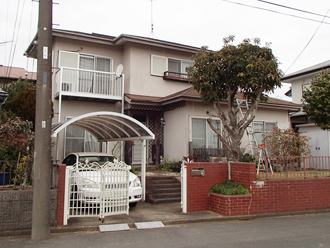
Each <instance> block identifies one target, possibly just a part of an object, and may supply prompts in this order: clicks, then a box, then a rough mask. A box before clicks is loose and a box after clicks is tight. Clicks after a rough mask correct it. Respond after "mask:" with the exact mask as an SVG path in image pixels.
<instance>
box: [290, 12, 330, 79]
mask: <svg viewBox="0 0 330 248" xmlns="http://www.w3.org/2000/svg"><path fill="white" fill-rule="evenodd" d="M329 11H330V8H329V9H328V11H327V13H326V14H325V16H324V17H323V20H322V21H321V23H320V24H319V26H318V27H317V29H316V30H315V32H314V34H313V35H312V37H311V38H310V39H309V41H308V42H307V44H306V46H305V47H304V48H303V50H302V51H301V52H300V53H299V55H298V56H297V58H296V59H295V60H294V61H293V62H292V64H291V65H290V66H289V68H288V69H287V70H286V71H285V73H284V74H286V73H287V72H288V70H289V69H290V68H291V67H292V66H293V65H294V64H295V63H296V61H297V60H298V58H299V57H300V56H301V54H302V53H303V52H304V51H305V50H306V48H307V47H308V45H309V44H310V43H311V41H312V40H313V38H314V36H315V35H316V33H317V31H318V30H319V28H320V27H321V25H322V23H323V21H324V19H325V18H326V16H327V15H328V13H329Z"/></svg>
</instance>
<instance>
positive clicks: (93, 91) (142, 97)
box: [27, 30, 299, 164]
mask: <svg viewBox="0 0 330 248" xmlns="http://www.w3.org/2000/svg"><path fill="white" fill-rule="evenodd" d="M35 44H36V43H35V42H32V43H31V45H30V46H29V48H28V50H27V54H28V56H30V57H36V47H35V46H36V45H35ZM198 50H199V48H197V47H192V46H188V45H183V44H178V43H174V42H168V41H163V40H158V39H153V38H145V37H139V36H132V35H125V34H122V35H120V36H118V37H113V36H107V35H100V34H94V33H92V34H87V33H81V32H74V31H66V30H53V48H52V52H53V53H52V54H53V67H54V69H53V93H52V94H53V102H54V113H55V116H54V119H53V123H57V122H62V121H65V120H67V119H70V118H73V117H76V116H79V115H83V114H86V113H89V112H95V111H111V112H118V113H121V112H122V113H124V114H126V115H128V116H131V117H133V118H134V119H136V120H138V121H140V122H141V123H143V124H145V125H146V126H147V127H148V128H149V129H150V130H151V131H152V132H153V133H154V134H155V139H154V140H150V141H148V145H147V150H148V151H147V154H148V156H147V157H148V163H156V164H157V163H158V162H159V159H160V156H164V157H165V158H166V159H167V160H171V161H174V160H181V159H182V157H183V156H188V155H191V156H193V155H194V152H195V151H196V149H198V148H200V149H209V151H214V150H215V151H219V150H220V149H221V142H220V141H219V139H218V138H217V137H216V135H215V134H214V132H212V131H211V129H210V128H209V126H208V124H207V122H206V119H207V118H209V115H208V114H207V113H208V111H211V110H212V106H205V105H203V104H202V101H201V98H200V96H199V94H198V93H197V92H196V91H195V90H194V89H193V87H192V85H191V84H190V83H189V82H188V79H187V74H186V68H187V67H188V66H191V65H193V60H192V58H191V57H192V55H194V54H195V53H196V52H197V51H198ZM116 71H117V73H116ZM121 73H122V74H121ZM224 104H225V102H224ZM298 110H299V104H293V103H290V102H286V101H283V100H278V99H269V101H268V102H267V103H261V104H260V105H259V108H258V111H257V114H256V118H255V121H254V130H255V132H256V134H257V136H258V140H259V142H261V140H262V133H263V132H264V131H267V130H271V129H272V128H273V127H275V126H278V127H280V128H287V127H289V126H290V119H289V112H293V111H298ZM214 123H215V124H216V125H217V126H218V128H219V130H221V122H220V120H219V119H216V118H215V119H214ZM56 143H57V152H56V154H53V156H54V157H55V158H56V160H59V161H61V159H62V158H63V157H64V156H65V155H66V154H68V153H69V152H72V151H96V150H99V149H102V148H103V149H102V150H103V151H104V146H100V145H97V143H96V142H95V141H94V139H93V137H91V136H90V135H89V133H88V132H87V131H86V130H83V129H81V128H77V127H75V126H69V127H67V128H66V130H65V132H62V134H61V135H59V136H58V137H57V140H56ZM141 145H142V144H141V142H140V141H137V140H135V141H127V140H126V141H125V144H124V147H122V146H123V143H120V144H119V143H118V142H112V144H111V145H108V146H107V147H106V149H107V152H111V153H115V155H117V156H118V153H121V155H124V157H125V161H126V162H127V163H129V164H139V163H141V156H140V154H141V152H140V151H141ZM119 147H120V148H121V149H119ZM242 150H244V151H245V152H249V149H248V138H247V136H245V137H244V138H243V140H242ZM123 153H124V154H123Z"/></svg>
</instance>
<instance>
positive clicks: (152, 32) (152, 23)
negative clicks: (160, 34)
mask: <svg viewBox="0 0 330 248" xmlns="http://www.w3.org/2000/svg"><path fill="white" fill-rule="evenodd" d="M152 1H153V0H150V2H151V32H150V34H149V37H151V38H157V36H156V34H155V33H154V21H153V7H152Z"/></svg>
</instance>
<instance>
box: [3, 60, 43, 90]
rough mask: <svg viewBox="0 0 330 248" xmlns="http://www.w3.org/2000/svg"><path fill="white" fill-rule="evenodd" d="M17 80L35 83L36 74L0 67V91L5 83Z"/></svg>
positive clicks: (14, 68) (20, 69)
mask: <svg viewBox="0 0 330 248" xmlns="http://www.w3.org/2000/svg"><path fill="white" fill-rule="evenodd" d="M19 78H21V79H27V80H29V81H32V82H36V81H37V73H36V72H28V71H26V70H25V69H23V68H17V67H9V66H3V65H0V89H1V87H3V86H4V85H5V84H7V83H11V82H13V81H17V80H18V79H19Z"/></svg>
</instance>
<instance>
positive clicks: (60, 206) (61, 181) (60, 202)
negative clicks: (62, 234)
mask: <svg viewBox="0 0 330 248" xmlns="http://www.w3.org/2000/svg"><path fill="white" fill-rule="evenodd" d="M58 167H59V168H58V195H57V225H58V226H63V216H64V199H65V171H66V165H65V164H59V165H58Z"/></svg>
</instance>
